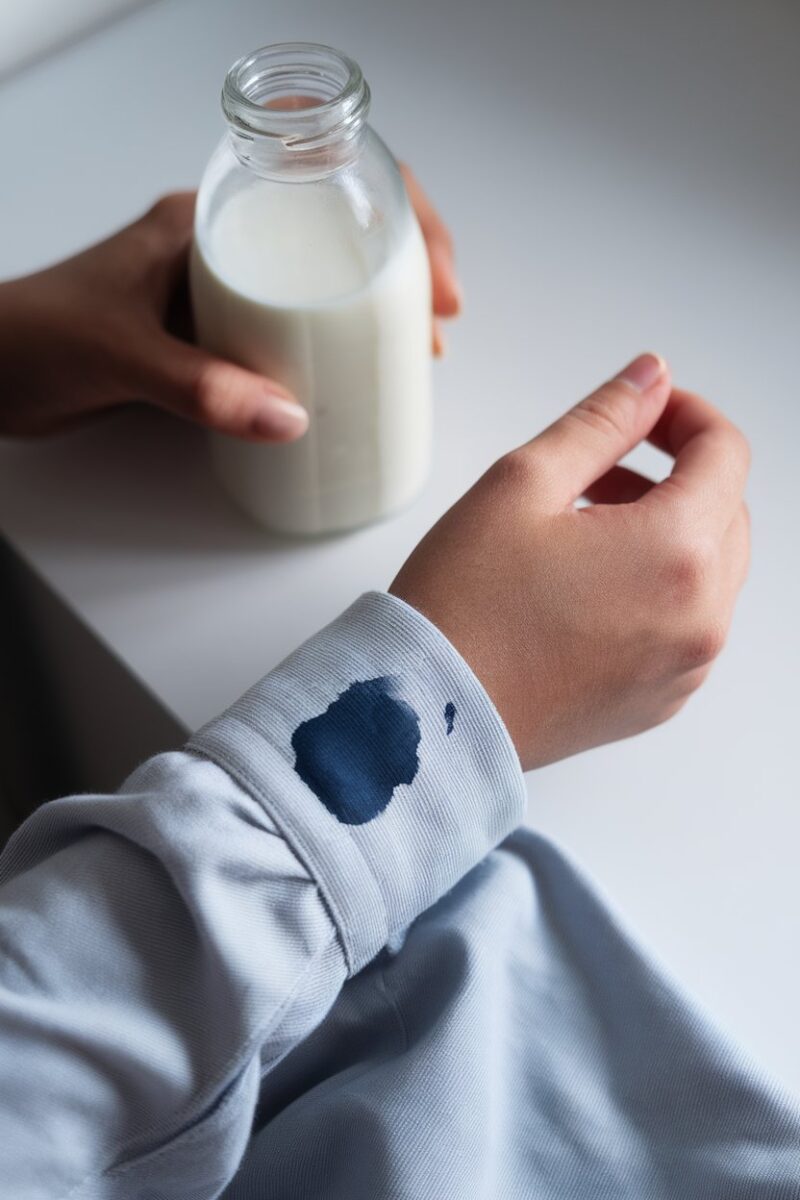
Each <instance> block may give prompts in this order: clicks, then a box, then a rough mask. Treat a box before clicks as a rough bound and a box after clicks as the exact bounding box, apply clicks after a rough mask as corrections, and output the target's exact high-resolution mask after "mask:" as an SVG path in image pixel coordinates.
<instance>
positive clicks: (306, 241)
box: [190, 43, 431, 534]
mask: <svg viewBox="0 0 800 1200" xmlns="http://www.w3.org/2000/svg"><path fill="white" fill-rule="evenodd" d="M369 99H370V93H369V88H368V87H367V84H366V82H365V80H364V78H363V76H362V74H361V71H360V69H359V68H358V66H357V65H356V63H354V62H352V61H351V60H350V59H349V58H347V57H345V55H343V54H340V53H338V52H337V51H335V50H331V49H330V48H328V47H326V46H316V45H311V44H304V43H294V44H288V43H287V44H285V45H276V46H267V47H265V48H263V49H261V50H256V51H255V52H254V53H253V54H250V55H247V57H245V58H242V59H240V60H239V62H237V63H235V64H234V65H233V67H231V69H230V71H229V72H228V75H227V77H226V79H225V85H224V88H223V92H222V107H223V110H224V113H225V117H226V119H227V122H228V131H227V135H226V136H225V137H224V138H223V140H222V142H221V143H220V144H219V146H218V147H217V149H216V151H215V152H214V154H213V156H212V158H211V160H210V162H209V164H208V167H207V169H206V171H205V174H204V176H203V180H202V183H201V186H200V191H199V193H198V200H197V216H196V222H195V238H194V245H193V248H192V255H191V263H190V283H191V295H192V305H193V310H194V318H195V328H196V333H197V338H198V341H199V342H200V343H201V345H203V346H205V347H206V348H207V349H209V350H211V351H213V352H215V353H217V354H219V355H222V356H224V357H226V358H230V359H232V360H234V361H236V362H239V363H240V364H241V365H242V366H246V367H249V368H251V369H252V370H255V371H259V372H261V373H262V374H264V375H267V376H269V377H270V378H272V379H275V380H277V381H278V382H279V383H282V384H283V385H284V386H286V387H287V388H289V389H290V391H291V392H292V393H293V394H294V396H295V397H296V398H297V399H298V400H299V401H300V402H301V403H302V404H303V405H304V406H305V407H306V408H307V409H308V412H309V417H310V424H309V429H308V432H307V433H306V434H305V435H304V436H303V437H302V438H301V439H300V440H299V441H297V442H293V443H287V444H275V445H265V444H255V443H248V442H244V441H241V440H238V439H236V438H232V437H229V436H226V435H223V434H213V435H211V437H212V455H213V462H214V466H215V470H216V472H217V474H218V475H219V478H220V479H221V481H222V482H223V484H224V485H225V487H226V488H227V490H228V491H229V492H230V493H231V495H232V496H233V497H234V499H235V500H236V501H238V503H239V504H240V505H241V507H242V508H244V509H245V510H246V511H247V512H249V513H250V514H251V515H252V516H253V517H255V518H256V519H257V520H258V521H260V522H261V523H262V524H263V525H265V526H267V527H268V528H271V529H275V530H278V531H281V532H285V533H302V534H311V533H323V532H330V531H333V530H340V529H348V528H351V527H353V526H357V525H362V524H364V523H366V522H368V521H373V520H376V519H377V518H379V517H383V516H385V515H386V514H388V513H390V512H393V511H394V510H396V509H399V508H402V507H403V506H404V505H406V504H408V503H409V502H410V501H411V500H412V499H413V498H414V496H415V495H416V494H417V493H418V492H419V491H420V489H421V487H422V485H423V484H424V482H425V479H426V476H427V474H428V469H429V461H430V443H431V283H430V273H429V267H428V260H427V255H426V251H425V246H424V243H423V240H422V235H421V233H420V229H419V226H418V224H417V220H416V217H415V215H414V212H413V210H412V208H411V206H410V204H409V201H408V197H407V195H406V190H405V187H404V184H403V180H402V177H401V175H400V172H399V170H398V168H397V164H396V162H395V160H394V159H393V158H392V155H391V154H390V153H389V151H388V150H387V148H386V146H385V145H384V144H383V142H382V141H381V140H380V138H379V137H378V136H377V135H376V134H375V133H374V132H373V130H372V129H371V128H370V127H369V125H368V124H367V121H366V118H367V111H368V109H369Z"/></svg>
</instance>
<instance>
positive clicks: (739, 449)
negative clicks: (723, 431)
mask: <svg viewBox="0 0 800 1200" xmlns="http://www.w3.org/2000/svg"><path fill="white" fill-rule="evenodd" d="M728 438H729V440H730V443H731V449H732V451H733V452H734V453H735V454H736V457H737V458H738V459H739V461H740V462H741V463H742V465H743V466H744V469H745V470H746V471H748V470H749V469H750V464H751V462H752V459H753V452H752V450H751V449H750V443H749V441H748V440H747V438H746V437H745V435H744V434H743V433H742V431H741V429H739V427H738V425H734V424H733V423H732V422H730V423H729V424H728Z"/></svg>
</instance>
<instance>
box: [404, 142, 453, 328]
mask: <svg viewBox="0 0 800 1200" xmlns="http://www.w3.org/2000/svg"><path fill="white" fill-rule="evenodd" d="M400 170H401V171H402V173H403V179H404V180H405V184H406V190H407V191H408V195H409V199H410V200H411V204H412V206H413V208H414V211H415V212H416V214H417V220H418V221H419V224H420V229H421V230H422V236H423V237H424V238H425V244H426V246H427V247H428V258H429V259H430V264H431V281H432V284H433V311H434V313H436V315H437V316H439V317H455V316H457V315H458V313H459V312H460V311H461V304H462V293H461V285H460V284H459V282H458V277H457V276H456V268H455V259H454V256H453V239H452V238H451V237H450V233H449V231H448V229H447V226H446V225H445V223H444V221H443V220H442V219H441V217H440V216H439V214H438V213H437V211H436V209H435V208H434V207H433V205H432V204H431V202H430V200H429V199H428V197H427V196H426V195H425V193H424V192H423V190H422V188H421V187H420V185H419V183H418V182H417V180H416V178H415V177H414V175H413V174H412V173H411V171H410V170H409V168H408V167H407V166H405V165H402V164H401V167H400Z"/></svg>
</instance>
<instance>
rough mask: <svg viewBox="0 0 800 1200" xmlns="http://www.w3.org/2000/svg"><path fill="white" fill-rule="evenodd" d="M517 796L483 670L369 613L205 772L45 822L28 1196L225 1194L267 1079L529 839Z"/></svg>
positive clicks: (11, 1102)
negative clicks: (418, 920) (498, 860)
mask: <svg viewBox="0 0 800 1200" xmlns="http://www.w3.org/2000/svg"><path fill="white" fill-rule="evenodd" d="M390 679H392V680H393V681H394V682H392V683H389V682H388V681H389V680H390ZM369 681H373V685H372V686H367V687H366V688H364V687H363V686H360V685H364V684H368V682H369ZM378 681H380V682H378ZM354 685H355V686H354ZM323 714H326V715H323ZM448 730H449V732H448ZM210 760H216V762H214V761H210ZM393 781H395V782H396V786H395V787H394V788H392V786H391V785H392V782H393ZM522 796H523V789H522V784H521V776H520V774H519V770H518V765H517V762H516V758H515V755H514V751H513V749H512V748H511V746H510V744H509V742H508V739H507V736H506V734H505V731H504V729H503V727H502V725H501V724H500V722H499V719H498V718H497V717H496V714H495V713H494V711H493V709H492V708H491V705H490V704H489V702H488V700H487V698H486V696H485V694H484V692H483V691H482V689H481V688H480V686H479V685H478V683H477V681H476V680H475V679H474V677H472V676H471V674H470V673H469V671H468V670H467V668H466V667H465V666H464V664H463V662H462V661H461V660H460V659H459V657H458V656H457V655H456V654H455V652H454V651H453V650H452V648H451V647H450V646H449V645H448V643H446V642H445V640H444V639H443V638H442V637H441V636H440V635H439V634H438V633H436V631H435V630H433V628H432V627H431V626H429V625H428V624H427V622H425V621H424V620H423V619H422V618H420V617H419V616H418V615H416V614H414V613H412V612H411V610H408V609H407V608H406V607H405V606H403V605H401V603H400V602H397V601H394V600H391V599H390V598H388V597H383V596H373V597H370V598H362V601H360V602H359V603H358V605H356V606H354V607H353V609H351V610H349V612H348V613H347V614H345V616H344V617H343V618H341V619H340V620H339V622H336V623H334V625H333V626H330V627H329V628H328V629H327V630H324V631H323V632H322V633H321V634H319V635H317V636H316V637H315V638H313V639H311V641H310V642H309V643H307V644H306V645H305V646H304V647H302V648H301V649H300V650H299V651H298V652H296V654H294V655H292V656H291V657H290V658H289V659H288V660H287V661H286V662H285V663H284V664H282V665H281V666H280V667H279V668H278V669H277V670H276V671H274V672H272V673H271V674H270V675H269V676H267V677H266V678H265V679H264V680H262V681H261V683H260V684H258V685H257V687H256V688H254V689H253V691H252V692H251V693H249V694H248V696H246V697H244V698H243V699H242V700H241V701H239V702H238V703H237V704H236V705H234V706H233V708H232V709H231V710H230V711H229V712H228V713H227V714H225V715H224V716H223V717H222V718H220V719H219V720H218V721H215V722H212V724H211V725H210V726H208V727H207V728H206V729H205V730H203V731H201V732H200V734H198V735H196V737H195V738H194V739H192V742H191V743H190V750H189V752H188V753H182V754H174V755H166V756H162V757H161V758H159V759H155V760H153V761H152V762H150V763H148V764H145V766H144V767H142V768H140V770H139V771H137V772H136V773H135V775H134V776H133V777H132V778H131V779H130V780H129V781H128V782H127V783H126V785H125V786H124V787H123V789H122V790H121V792H120V794H119V795H118V796H116V797H77V798H72V799H69V800H63V801H58V802H56V803H55V804H52V805H48V806H46V807H45V809H44V810H41V811H40V812H39V813H37V814H36V815H35V816H34V817H33V818H32V819H31V820H30V821H29V822H28V823H27V824H26V825H25V826H23V828H22V830H21V831H20V832H19V834H18V835H17V836H16V837H15V839H13V841H12V843H11V845H10V846H9V848H8V850H7V852H6V855H5V856H4V859H3V876H2V880H3V881H2V883H0V940H1V941H2V958H1V959H0V1054H2V1056H3V1060H4V1062H5V1063H7V1064H9V1069H7V1070H6V1071H5V1080H6V1082H5V1083H4V1085H3V1089H2V1098H1V1099H0V1170H1V1171H2V1175H3V1178H4V1179H6V1180H8V1181H13V1188H12V1191H13V1194H14V1195H15V1196H16V1197H18V1198H19V1200H26V1198H27V1197H30V1198H31V1200H33V1198H34V1197H39V1196H42V1197H44V1196H47V1197H48V1198H49V1200H52V1198H53V1197H56V1196H59V1195H62V1194H66V1193H67V1192H69V1190H70V1189H75V1190H74V1197H75V1200H77V1197H79V1196H81V1195H83V1194H86V1195H89V1194H91V1195H92V1196H95V1195H103V1196H106V1195H107V1196H114V1197H117V1196H128V1195H133V1194H137V1193H136V1192H135V1191H134V1190H131V1188H132V1186H133V1185H135V1187H136V1188H142V1187H146V1186H150V1187H158V1188H159V1189H160V1191H159V1194H164V1195H172V1194H173V1193H172V1191H170V1190H169V1181H170V1180H171V1179H172V1178H173V1177H174V1179H175V1180H176V1184H175V1188H176V1191H175V1195H176V1196H178V1195H185V1194H186V1191H187V1190H189V1189H190V1185H191V1187H194V1188H197V1189H201V1190H200V1191H199V1192H198V1194H203V1195H205V1194H208V1195H209V1196H211V1195H215V1194H216V1191H215V1189H218V1188H219V1187H221V1186H222V1185H223V1184H224V1182H225V1180H226V1179H227V1178H229V1177H230V1175H231V1174H232V1172H233V1170H235V1167H236V1164H237V1162H238V1158H239V1156H240V1154H241V1152H242V1150H243V1148H244V1144H245V1142H246V1139H247V1136H248V1133H249V1128H250V1122H251V1119H252V1112H253V1107H254V1104H255V1101H256V1098H257V1089H258V1084H259V1081H260V1077H261V1074H262V1073H263V1071H264V1070H265V1069H269V1066H270V1065H272V1064H274V1063H275V1062H277V1061H278V1060H279V1059H280V1058H281V1057H282V1056H283V1055H284V1054H285V1053H287V1052H288V1050H290V1049H291V1048H292V1046H293V1045H295V1044H297V1042H298V1041H300V1040H302V1039H303V1038H304V1037H305V1036H306V1035H307V1034H308V1033H309V1032H310V1031H311V1030H312V1029H313V1028H314V1027H315V1025H316V1024H317V1023H318V1022H319V1021H320V1020H321V1019H322V1017H323V1016H324V1014H325V1012H326V1011H327V1009H328V1008H329V1006H330V1005H331V1004H332V1003H333V1001H334V999H335V997H336V995H337V993H338V991H339V989H340V987H341V986H342V983H343V982H344V980H345V979H346V978H347V976H348V974H352V973H353V972H355V971H357V970H358V969H359V968H360V967H361V966H363V965H364V964H365V963H366V962H368V961H369V959H370V958H371V957H373V956H374V954H375V953H376V952H377V951H378V950H379V949H380V948H381V946H382V945H383V944H384V943H385V941H386V939H387V937H388V936H389V935H390V934H391V933H392V932H394V931H396V930H398V929H400V928H402V927H404V926H405V925H406V924H408V923H409V922H410V921H411V920H413V919H414V917H415V916H417V915H418V914H419V913H420V912H421V911H422V910H423V909H424V908H426V907H427V906H429V905H430V904H431V903H433V901H434V900H436V899H437V898H438V896H439V895H441V894H442V892H443V891H445V890H446V889H447V888H449V887H450V886H452V884H453V883H454V882H455V881H456V880H457V879H458V878H459V877H460V876H461V875H462V874H463V873H465V872H466V871H467V870H469V868H470V867H471V866H472V865H474V863H475V862H476V861H478V860H479V859H480V858H481V857H482V856H483V854H485V852H486V851H487V850H488V849H489V848H490V846H492V845H493V844H495V843H496V842H497V841H498V840H499V839H500V838H501V837H502V836H503V835H504V834H505V833H506V832H507V831H508V829H510V828H511V827H512V826H513V825H514V824H515V823H516V822H517V821H518V820H519V818H520V816H521V812H522ZM379 810H380V811H379ZM353 820H357V821H359V822H361V823H358V824H353V823H349V822H351V821H353ZM32 1114H33V1115H34V1116H35V1119H33V1117H32ZM201 1128H202V1139H200V1140H198V1138H199V1133H200V1129H201ZM200 1145H202V1153H199V1151H198V1147H199V1146H200ZM34 1164H35V1170H34ZM81 1180H84V1181H85V1184H84V1185H82V1184H81V1182H80V1181H81ZM9 1186H11V1183H10V1182H9ZM82 1186H85V1189H86V1190H85V1192H84V1191H82V1190H81V1187H82ZM165 1188H166V1190H164V1189H165ZM91 1189H94V1190H91ZM98 1189H99V1190H98ZM126 1189H127V1190H126ZM181 1189H182V1190H181Z"/></svg>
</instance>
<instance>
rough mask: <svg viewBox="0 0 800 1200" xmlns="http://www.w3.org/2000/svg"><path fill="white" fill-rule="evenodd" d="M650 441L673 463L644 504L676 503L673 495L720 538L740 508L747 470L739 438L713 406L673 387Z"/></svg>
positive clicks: (745, 449) (746, 453)
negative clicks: (667, 473)
mask: <svg viewBox="0 0 800 1200" xmlns="http://www.w3.org/2000/svg"><path fill="white" fill-rule="evenodd" d="M649 440H650V441H651V442H652V443H653V445H655V446H658V447H659V449H661V450H665V451H666V452H667V454H671V455H672V456H673V457H674V459H675V465H674V467H673V469H672V474H671V475H670V476H669V477H668V478H667V479H665V480H664V481H663V483H660V484H659V485H658V486H657V487H655V488H653V490H652V492H651V494H650V496H649V497H648V502H649V503H653V504H659V505H666V504H667V503H673V504H674V501H675V498H676V493H677V494H679V495H680V496H681V497H682V498H683V499H684V500H685V501H686V502H687V503H688V505H689V506H690V507H691V508H692V509H694V510H695V511H698V512H702V514H703V518H704V521H705V523H706V524H707V525H711V526H713V529H714V531H715V532H716V533H718V534H721V533H722V532H723V531H724V530H725V529H727V527H728V526H729V525H730V523H731V521H732V520H733V518H734V515H735V514H736V512H737V509H738V508H739V506H740V504H741V501H742V495H743V493H744V486H745V483H746V480H747V473H748V470H749V468H750V451H749V448H748V445H747V441H746V439H745V438H744V436H743V434H742V433H741V432H740V431H739V430H738V429H737V428H736V426H735V425H733V424H732V423H731V422H730V421H729V420H728V419H727V417H724V416H723V415H722V413H721V412H719V410H718V409H716V408H714V407H713V405H711V404H709V403H708V402H707V401H705V400H702V399H701V398H700V397H699V396H695V395H693V394H692V393H691V392H683V391H680V390H678V389H676V390H675V391H673V393H672V395H671V397H670V399H669V403H668V404H667V406H666V408H665V410H664V412H663V414H662V416H661V419H660V420H659V421H658V423H657V424H656V426H655V428H654V429H653V430H652V432H651V434H650V438H649Z"/></svg>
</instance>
